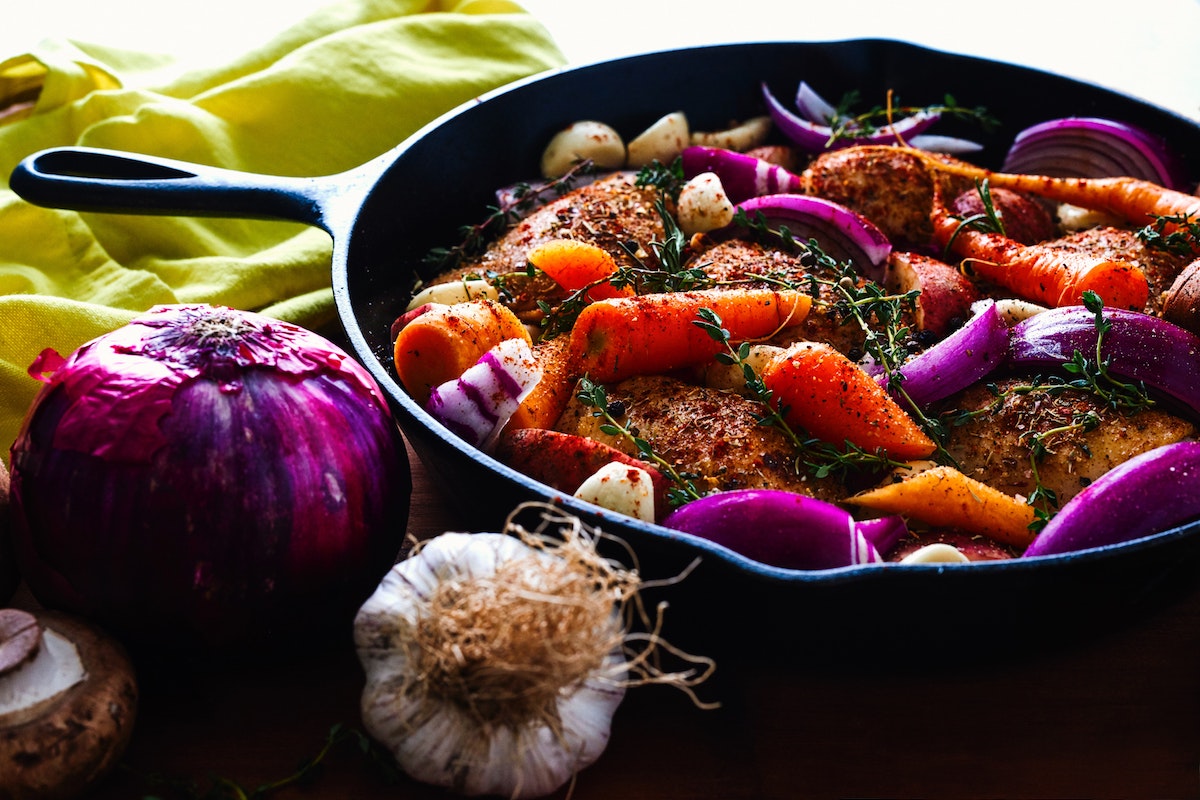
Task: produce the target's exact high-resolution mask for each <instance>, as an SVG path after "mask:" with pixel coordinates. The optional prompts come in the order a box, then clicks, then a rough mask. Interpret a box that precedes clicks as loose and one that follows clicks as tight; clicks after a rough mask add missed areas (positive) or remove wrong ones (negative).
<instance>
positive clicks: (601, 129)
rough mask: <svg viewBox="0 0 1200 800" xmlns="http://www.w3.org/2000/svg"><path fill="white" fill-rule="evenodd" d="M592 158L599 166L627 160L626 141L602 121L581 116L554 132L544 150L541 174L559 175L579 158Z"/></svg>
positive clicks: (619, 164) (545, 175)
mask: <svg viewBox="0 0 1200 800" xmlns="http://www.w3.org/2000/svg"><path fill="white" fill-rule="evenodd" d="M585 159H590V160H591V161H592V163H593V164H595V165H596V167H598V168H600V169H617V168H618V167H621V166H624V164H625V141H624V140H623V139H622V138H621V135H620V134H619V133H617V132H616V131H615V130H614V129H613V128H612V127H610V126H608V125H605V124H604V123H603V122H596V121H594V120H581V121H579V122H576V123H573V124H571V125H570V126H568V127H566V128H564V129H563V130H561V131H559V132H558V133H556V134H555V135H554V138H553V139H551V140H550V144H548V145H546V149H545V150H543V151H542V175H543V176H544V177H546V178H558V177H561V176H562V175H565V174H566V173H567V172H568V171H569V170H570V169H571V167H573V166H575V164H577V163H578V162H580V161H583V160H585Z"/></svg>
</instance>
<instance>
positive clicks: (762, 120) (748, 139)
mask: <svg viewBox="0 0 1200 800" xmlns="http://www.w3.org/2000/svg"><path fill="white" fill-rule="evenodd" d="M770 132H771V118H770V117H768V116H762V117H753V118H751V119H748V120H746V121H745V122H743V123H741V124H740V125H735V126H733V127H732V128H726V129H725V130H721V131H696V132H695V133H693V134H692V136H691V143H692V144H694V145H700V146H703V147H723V148H725V149H726V150H736V151H737V152H739V153H744V152H746V151H747V150H750V149H753V148H755V147H758V146H760V145H762V144H763V143H764V142H765V141H766V140H767V135H768V134H769V133H770Z"/></svg>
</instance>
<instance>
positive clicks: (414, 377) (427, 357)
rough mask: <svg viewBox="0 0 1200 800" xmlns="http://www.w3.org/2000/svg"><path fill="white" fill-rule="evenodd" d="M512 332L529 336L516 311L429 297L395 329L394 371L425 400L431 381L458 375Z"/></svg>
mask: <svg viewBox="0 0 1200 800" xmlns="http://www.w3.org/2000/svg"><path fill="white" fill-rule="evenodd" d="M514 338H520V339H524V340H525V341H527V342H531V341H532V339H531V337H530V336H529V331H527V330H526V329H525V326H524V325H522V324H521V321H520V320H519V319H517V316H516V315H515V314H513V312H512V311H510V310H509V309H508V308H506V307H505V306H502V305H500V304H499V303H495V302H493V301H491V300H471V301H468V302H465V303H455V304H453V305H444V304H441V303H430V304H429V307H428V309H427V310H425V311H423V312H422V313H419V314H417V315H416V316H414V317H413V318H412V319H411V320H410V321H409V322H408V323H407V324H406V325H404V327H402V328H400V330H399V331H398V332H397V333H396V343H395V348H394V358H395V363H396V374H397V375H398V376H399V378H400V382H401V383H402V384H404V388H405V389H407V390H408V392H409V394H411V395H412V396H413V398H414V399H415V400H416V401H417V402H418V403H420V404H421V405H424V404H425V402H426V401H427V400H428V399H429V392H430V391H431V390H432V389H433V387H435V386H440V385H441V384H443V383H445V382H446V381H448V380H451V379H453V378H457V377H460V376H461V375H462V374H463V373H464V372H466V371H467V368H468V367H471V366H472V365H474V364H475V362H476V361H478V360H479V358H480V357H481V356H482V355H483V354H484V353H486V352H487V351H488V350H490V349H492V348H493V347H495V346H496V345H498V344H500V342H502V341H504V340H506V339H514Z"/></svg>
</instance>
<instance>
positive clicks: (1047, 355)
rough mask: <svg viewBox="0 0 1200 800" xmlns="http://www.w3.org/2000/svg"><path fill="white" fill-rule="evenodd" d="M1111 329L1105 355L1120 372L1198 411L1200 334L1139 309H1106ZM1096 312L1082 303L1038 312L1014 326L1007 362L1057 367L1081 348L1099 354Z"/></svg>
mask: <svg viewBox="0 0 1200 800" xmlns="http://www.w3.org/2000/svg"><path fill="white" fill-rule="evenodd" d="M1103 313H1104V318H1105V320H1107V321H1108V322H1109V323H1110V324H1111V326H1112V327H1111V328H1110V329H1109V330H1108V332H1107V333H1106V334H1104V343H1103V347H1102V348H1101V357H1102V358H1105V359H1108V361H1109V365H1108V368H1109V370H1110V371H1111V372H1112V373H1113V374H1116V375H1121V376H1123V377H1126V378H1132V379H1134V380H1138V381H1142V382H1144V383H1145V384H1146V385H1147V386H1151V387H1153V388H1155V389H1158V390H1159V391H1161V392H1163V393H1165V394H1167V395H1170V396H1171V397H1173V398H1175V399H1176V400H1179V401H1180V402H1182V403H1184V404H1186V405H1187V406H1188V407H1189V408H1191V409H1192V411H1194V412H1196V413H1200V336H1197V335H1196V334H1194V333H1191V332H1190V331H1186V330H1184V329H1183V328H1180V327H1179V326H1177V325H1173V324H1171V323H1170V322H1166V321H1165V320H1161V319H1159V318H1157V317H1152V316H1149V315H1148V314H1142V313H1139V312H1137V311H1126V310H1124V309H1118V308H1105V309H1104V312H1103ZM1096 336H1097V333H1096V325H1095V315H1094V314H1093V313H1092V312H1091V311H1089V310H1088V309H1087V308H1085V307H1084V306H1064V307H1061V308H1053V309H1050V310H1048V311H1043V312H1042V313H1040V314H1035V315H1033V316H1032V317H1030V318H1028V319H1026V320H1023V321H1021V322H1018V323H1017V324H1016V325H1014V326H1013V327H1012V329H1011V338H1010V342H1009V353H1008V362H1009V363H1010V364H1012V365H1014V366H1021V367H1028V366H1057V365H1060V364H1062V363H1063V362H1065V361H1070V360H1071V358H1072V356H1073V355H1074V353H1075V351H1076V350H1078V351H1079V352H1080V353H1082V354H1083V355H1084V356H1085V357H1087V358H1089V359H1095V353H1096Z"/></svg>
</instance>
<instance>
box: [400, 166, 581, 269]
mask: <svg viewBox="0 0 1200 800" xmlns="http://www.w3.org/2000/svg"><path fill="white" fill-rule="evenodd" d="M593 169H594V165H593V164H592V162H591V161H590V160H587V159H585V160H582V161H579V162H577V163H576V164H575V165H574V166H572V167H571V169H569V170H567V172H565V173H564V174H563V175H561V176H559V177H557V178H553V179H551V180H549V181H547V182H545V183H541V184H538V185H536V186H534V185H532V184H529V183H524V182H522V183H518V184H516V185H515V186H514V187H513V188H512V191H511V193H510V195H509V197H508V199H506V200H505V201H504V202H502V203H500V204H498V205H492V206H488V214H487V216H486V217H485V218H484V219H483V220H482V221H481V222H478V223H476V224H474V225H463V226H462V227H460V228H459V229H458V233H459V237H460V240H459V243H458V244H456V245H453V246H451V247H435V248H432V249H431V250H430V251H429V252H427V253H426V254H425V257H424V258H423V259H422V260H421V263H422V264H423V265H425V266H426V267H430V268H433V269H439V270H445V269H450V268H452V267H454V266H457V265H458V264H460V263H462V262H463V261H464V260H466V259H468V258H470V257H472V256H476V255H479V254H480V253H482V252H483V251H484V250H485V249H486V248H487V246H488V244H489V243H491V242H492V241H494V240H495V239H497V238H498V237H499V236H500V235H501V234H503V233H504V231H506V230H507V229H508V227H509V226H510V225H512V224H513V223H514V222H516V221H517V220H519V219H520V218H521V217H522V216H524V215H525V214H526V213H527V212H529V211H530V210H532V209H534V208H536V207H537V205H538V204H539V203H541V202H544V200H545V198H546V197H547V196H562V195H564V194H566V193H567V192H568V191H570V190H571V189H573V188H574V187H575V184H576V183H578V181H579V180H580V179H581V178H583V177H584V176H586V175H589V174H591V172H592V171H593Z"/></svg>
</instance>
